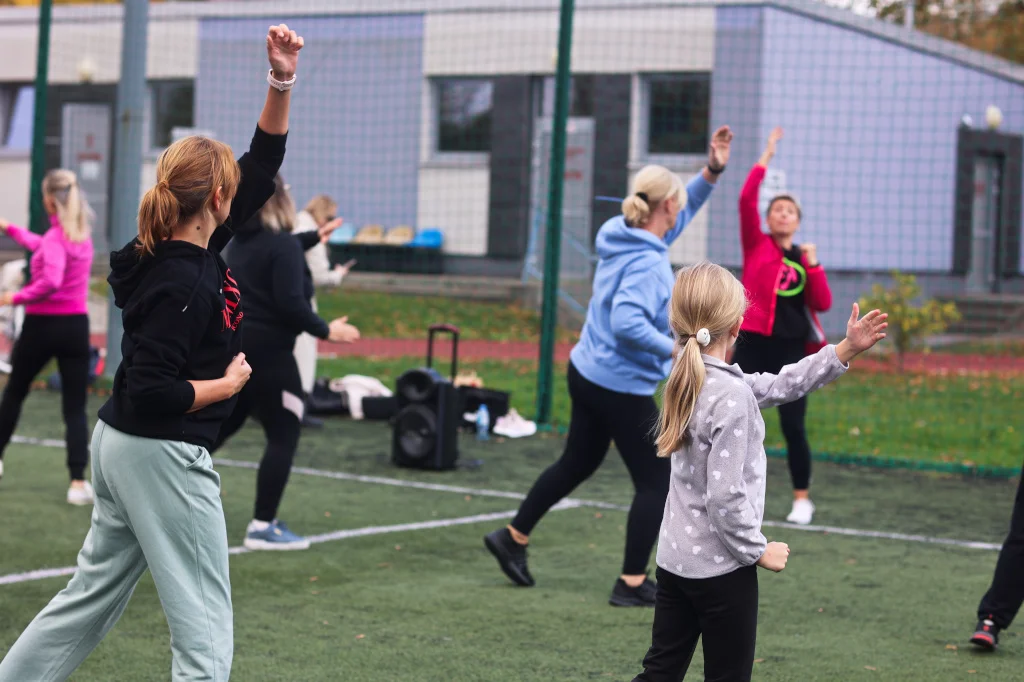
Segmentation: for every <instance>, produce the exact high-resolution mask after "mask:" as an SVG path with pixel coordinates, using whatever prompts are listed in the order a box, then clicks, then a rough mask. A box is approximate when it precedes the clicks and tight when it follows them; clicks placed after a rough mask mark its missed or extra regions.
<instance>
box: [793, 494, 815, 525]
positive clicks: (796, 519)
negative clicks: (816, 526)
mask: <svg viewBox="0 0 1024 682" xmlns="http://www.w3.org/2000/svg"><path fill="white" fill-rule="evenodd" d="M813 518H814V503H813V502H811V501H810V500H793V511H791V512H789V516H787V517H786V521H788V522H789V523H795V524H797V525H799V526H806V525H808V524H810V522H811V520H812V519H813Z"/></svg>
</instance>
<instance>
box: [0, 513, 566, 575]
mask: <svg viewBox="0 0 1024 682" xmlns="http://www.w3.org/2000/svg"><path fill="white" fill-rule="evenodd" d="M579 506H580V505H579V504H577V503H574V502H569V501H567V500H563V501H562V502H559V503H558V504H557V505H555V506H554V507H552V508H551V511H561V510H562V509H575V508H576V507H579ZM515 515H516V510H515V509H513V510H511V511H501V512H491V513H489V514H476V515H474V516H459V517H456V518H453V519H435V520H433V521H420V522H418V523H398V524H394V525H391V526H366V527H364V528H350V529H348V530H336V531H333V532H330V533H321V534H320V535H310V536H308V537H307V539H308V540H309V542H310V544H313V545H319V544H322V543H324V542H336V541H338V540H347V539H349V538H362V537H368V536H371V535H387V534H389V533H405V532H408V531H415V530H431V529H434V528H451V527H452V526H465V525H467V524H471V523H484V522H486V521H502V520H504V519H510V518H512V517H513V516H515ZM252 551H253V550H250V549H247V548H246V547H244V546H239V547H231V548H229V549H228V554H249V553H250V552H252ZM74 572H75V567H74V566H64V567H63V568H43V569H39V570H36V571H26V572H24V573H9V574H7V575H0V585H16V584H18V583H27V582H32V581H34V580H45V579H46V578H59V577H60V576H65V575H71V574H73V573H74Z"/></svg>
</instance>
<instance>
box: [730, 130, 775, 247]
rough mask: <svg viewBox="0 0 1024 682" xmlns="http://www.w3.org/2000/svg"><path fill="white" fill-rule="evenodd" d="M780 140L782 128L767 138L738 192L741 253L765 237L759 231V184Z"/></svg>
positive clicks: (765, 236)
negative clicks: (765, 144) (766, 142)
mask: <svg viewBox="0 0 1024 682" xmlns="http://www.w3.org/2000/svg"><path fill="white" fill-rule="evenodd" d="M781 139H782V128H776V129H775V130H773V131H772V133H771V135H769V136H768V144H767V146H766V147H765V148H764V153H762V154H761V158H760V159H759V160H758V162H757V164H756V165H755V166H754V167H753V168H751V169H750V173H749V174H748V175H747V181H746V182H745V183H743V189H742V190H740V242H741V243H742V244H743V251H744V252H746V251H750V250H751V249H753V248H754V247H756V246H757V245H758V244H760V243H761V242H762V241H764V240H765V239H767V238H768V237H767V235H765V233H764V232H762V231H761V216H760V215H759V214H758V212H757V203H758V196H759V193H760V191H761V182H762V181H763V180H764V174H765V171H766V170H767V169H768V163H769V162H771V160H772V158H773V157H774V156H775V145H776V143H778V141H779V140H781Z"/></svg>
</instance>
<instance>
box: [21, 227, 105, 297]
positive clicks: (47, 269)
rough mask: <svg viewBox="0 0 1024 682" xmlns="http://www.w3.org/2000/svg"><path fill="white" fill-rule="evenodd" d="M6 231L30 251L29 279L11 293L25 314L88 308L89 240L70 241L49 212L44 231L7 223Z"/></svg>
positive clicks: (90, 258) (90, 259)
mask: <svg viewBox="0 0 1024 682" xmlns="http://www.w3.org/2000/svg"><path fill="white" fill-rule="evenodd" d="M7 234H8V236H10V237H11V239H13V240H14V241H16V242H18V243H19V244H21V245H22V246H24V247H25V248H26V249H28V250H29V251H32V252H33V254H32V261H31V265H32V281H30V282H29V283H28V286H26V287H24V288H22V290H21V291H19V292H18V293H16V294H15V295H14V305H24V306H25V313H26V314H28V315H84V314H86V312H88V308H87V306H86V302H87V301H88V299H89V273H90V271H91V269H92V255H93V254H92V240H91V239H88V238H86V239H85V240H84V241H81V242H72V241H71V240H69V239H68V238H67V236H65V234H64V228H63V227H61V224H60V221H59V220H58V219H57V216H55V215H52V216H50V229H49V230H47V231H46V234H42V235H39V234H35V233H34V232H29V231H28V230H26V229H25V228H23V227H15V226H14V225H11V226H9V227H8V228H7Z"/></svg>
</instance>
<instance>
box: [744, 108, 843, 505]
mask: <svg viewBox="0 0 1024 682" xmlns="http://www.w3.org/2000/svg"><path fill="white" fill-rule="evenodd" d="M781 139H782V129H781V128H776V129H775V130H773V131H772V133H771V135H770V136H769V137H768V146H767V147H765V150H764V153H763V154H762V155H761V159H760V161H758V162H757V165H756V166H754V167H753V168H752V169H751V171H750V175H748V176H747V181H746V183H744V185H743V190H742V191H741V192H740V241H741V242H742V244H743V286H744V287H746V289H747V295H748V296H749V298H750V308H749V309H748V310H747V314H746V317H744V318H743V327H742V335H741V336H740V340H739V343H737V344H736V355H735V358H734V362H736V364H738V365H739V366H740V368H742V370H743V371H744V372H745V373H747V374H756V373H759V372H767V373H770V374H778V373H779V371H780V370H781V369H782V368H783V367H784V366H785V365H790V364H793V363H795V362H798V361H799V360H800V359H802V358H803V357H804V356H805V355H808V354H810V353H816V352H817V351H819V350H820V349H822V348H824V347H825V333H824V331H823V330H822V328H821V323H819V322H818V313H823V312H825V311H827V310H828V309H829V308H830V307H831V306H832V292H831V291H830V290H829V288H828V279H827V278H826V277H825V269H824V268H822V267H821V264H820V263H819V262H818V253H817V249H816V248H815V246H814V244H799V245H798V244H796V243H795V242H794V241H793V237H794V235H795V234H796V231H797V230H798V229H800V219H801V218H802V217H803V216H802V210H801V208H800V203H799V202H798V201H797V199H796V197H795V196H793V195H792V194H785V193H784V194H778V195H776V196H775V197H773V198H772V200H771V203H770V204H769V205H768V213H767V216H766V218H767V220H766V222H767V223H768V234H765V233H764V232H762V231H761V217H760V216H759V215H758V213H757V203H758V191H759V190H760V188H761V181H762V180H764V174H765V171H766V170H767V168H768V163H769V162H770V161H771V160H772V157H773V156H775V146H776V144H777V143H778V141H779V140H781ZM806 413H807V398H801V399H800V400H797V401H796V402H792V403H789V404H788V405H782V406H781V407H779V422H780V423H781V426H782V435H783V436H784V437H785V438H786V450H787V452H786V454H787V458H788V460H789V474H790V478H791V479H792V481H793V498H794V499H793V510H792V511H791V512H790V514H789V516H788V517H786V520H787V521H789V522H790V523H799V524H801V525H806V524H809V523H810V522H811V519H812V517H813V516H814V504H813V503H812V502H811V500H810V494H809V488H810V485H811V446H810V444H809V443H808V442H807V430H806V428H805V426H804V417H805V415H806Z"/></svg>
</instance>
